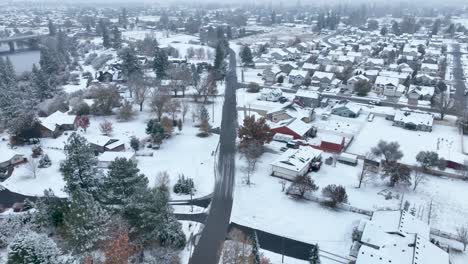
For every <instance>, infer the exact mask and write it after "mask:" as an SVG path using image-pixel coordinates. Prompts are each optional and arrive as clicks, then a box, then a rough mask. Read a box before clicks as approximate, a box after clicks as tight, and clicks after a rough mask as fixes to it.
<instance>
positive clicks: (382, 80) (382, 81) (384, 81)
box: [375, 76, 400, 87]
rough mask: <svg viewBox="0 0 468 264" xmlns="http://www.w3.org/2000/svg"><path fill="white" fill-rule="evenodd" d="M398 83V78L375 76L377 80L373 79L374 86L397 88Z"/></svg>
mask: <svg viewBox="0 0 468 264" xmlns="http://www.w3.org/2000/svg"><path fill="white" fill-rule="evenodd" d="M399 83H400V81H399V80H398V78H394V77H386V76H377V78H376V79H375V84H376V85H393V86H395V87H397V86H398V84H399Z"/></svg>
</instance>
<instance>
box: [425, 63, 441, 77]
mask: <svg viewBox="0 0 468 264" xmlns="http://www.w3.org/2000/svg"><path fill="white" fill-rule="evenodd" d="M438 71H439V65H437V64H435V63H423V64H421V73H426V74H429V75H431V76H437V72H438Z"/></svg>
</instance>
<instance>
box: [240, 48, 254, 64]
mask: <svg viewBox="0 0 468 264" xmlns="http://www.w3.org/2000/svg"><path fill="white" fill-rule="evenodd" d="M240 57H241V59H242V63H244V64H251V63H252V62H253V57H252V50H250V47H249V46H247V45H246V46H244V47H243V48H242V51H241V54H240Z"/></svg>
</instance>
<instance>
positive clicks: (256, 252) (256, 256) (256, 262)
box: [252, 231, 261, 264]
mask: <svg viewBox="0 0 468 264" xmlns="http://www.w3.org/2000/svg"><path fill="white" fill-rule="evenodd" d="M252 255H253V257H254V261H253V264H260V263H261V258H260V244H259V243H258V235H257V231H255V232H254V235H253V238H252Z"/></svg>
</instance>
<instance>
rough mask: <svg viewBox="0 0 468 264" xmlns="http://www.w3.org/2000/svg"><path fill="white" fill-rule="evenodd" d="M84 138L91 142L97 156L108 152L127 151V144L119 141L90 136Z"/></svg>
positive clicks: (105, 137)
mask: <svg viewBox="0 0 468 264" xmlns="http://www.w3.org/2000/svg"><path fill="white" fill-rule="evenodd" d="M84 137H85V138H86V140H87V141H88V142H89V144H90V145H91V147H92V148H93V150H94V153H95V154H96V155H97V154H98V153H104V152H106V151H125V144H124V143H123V142H122V141H120V140H119V139H115V138H110V137H107V136H96V135H88V134H85V135H84Z"/></svg>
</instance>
